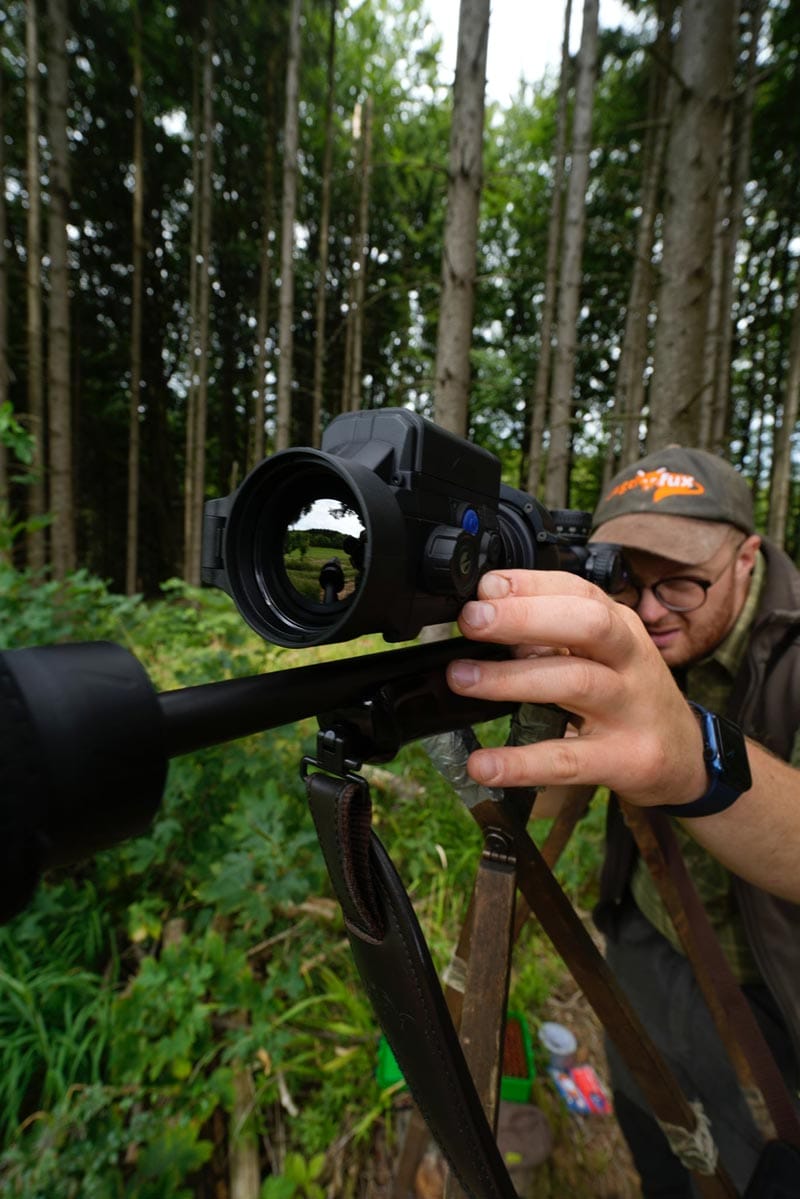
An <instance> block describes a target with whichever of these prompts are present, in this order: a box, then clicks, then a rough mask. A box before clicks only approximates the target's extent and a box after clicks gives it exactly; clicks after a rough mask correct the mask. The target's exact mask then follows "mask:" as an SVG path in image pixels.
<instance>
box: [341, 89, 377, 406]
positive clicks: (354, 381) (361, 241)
mask: <svg viewBox="0 0 800 1199" xmlns="http://www.w3.org/2000/svg"><path fill="white" fill-rule="evenodd" d="M361 121H362V127H361V180H360V187H359V202H358V233H357V237H356V243H357V244H356V258H355V261H354V262H353V288H352V303H351V307H350V312H349V313H348V319H349V320H350V321H351V323H352V339H351V342H350V356H349V363H350V381H349V386H348V388H347V396H348V408H349V411H350V412H358V411H359V409H360V408H361V403H362V398H361V397H362V386H363V378H362V373H363V370H362V363H363V361H364V300H365V296H366V277H367V251H368V249H369V181H370V171H371V169H372V162H371V159H372V97H371V96H368V97H367V99H366V100H365V102H364V107H363V109H362V115H361Z"/></svg>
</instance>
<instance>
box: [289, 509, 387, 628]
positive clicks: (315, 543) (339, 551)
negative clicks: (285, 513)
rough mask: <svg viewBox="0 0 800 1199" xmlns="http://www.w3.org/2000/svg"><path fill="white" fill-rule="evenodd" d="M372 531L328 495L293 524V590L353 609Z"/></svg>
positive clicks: (299, 514)
mask: <svg viewBox="0 0 800 1199" xmlns="http://www.w3.org/2000/svg"><path fill="white" fill-rule="evenodd" d="M366 541H367V532H366V529H365V528H364V523H363V521H362V520H361V517H360V515H359V514H358V512H356V511H355V509H354V508H352V507H351V506H350V505H349V504H347V503H346V502H345V501H344V500H339V499H334V498H333V497H330V496H323V497H322V498H320V499H316V500H314V501H313V502H311V503H308V504H306V505H305V506H304V507H303V508H301V509H300V511H299V512H297V513H296V515H295V516H294V517H293V518H292V520H290V521H289V523H288V526H287V529H286V534H285V536H284V540H283V566H284V570H285V571H286V577H287V579H288V580H289V583H290V585H291V587H292V588H293V589H294V591H296V592H297V594H298V595H300V596H302V597H303V598H304V599H305V600H308V601H310V602H311V603H314V604H323V605H325V606H326V607H329V606H331V605H334V604H335V605H343V604H347V603H348V602H349V601H350V599H351V597H352V596H353V594H354V593H355V591H356V588H357V587H358V584H359V582H360V578H361V571H362V569H363V566H364V551H365V549H366Z"/></svg>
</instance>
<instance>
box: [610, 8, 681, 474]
mask: <svg viewBox="0 0 800 1199" xmlns="http://www.w3.org/2000/svg"><path fill="white" fill-rule="evenodd" d="M661 8H662V11H661V13H660V18H659V29H658V33H657V35H656V40H655V44H654V54H653V58H652V66H651V71H652V73H651V76H650V89H649V96H648V126H647V133H646V135H645V144H644V151H643V156H642V157H643V167H642V197H641V215H640V217H639V223H638V226H637V229H636V249H635V251H634V260H633V274H632V276H631V288H630V293H629V295H628V307H627V310H626V313H625V332H624V335H623V340H622V353H621V354H620V359H619V367H618V369H617V379H616V389H615V396H614V408H615V411H616V413H617V414H618V419H619V422H620V426H621V427H620V444H619V452H620V464H621V465H626V464H627V463H629V462H635V461H636V459H637V458H638V457H639V450H640V445H639V440H640V439H639V425H640V422H641V417H642V409H643V407H644V389H645V368H646V366H647V354H648V341H649V338H648V315H649V312H650V305H651V303H652V300H653V284H654V279H653V235H654V231H655V223H656V217H657V216H658V210H659V209H658V198H659V188H660V185H661V177H662V173H663V170H664V156H665V153H666V147H667V134H668V131H669V123H670V114H671V107H672V101H673V100H674V96H675V88H674V85H673V84H672V83H671V82H669V81H668V80H667V71H668V67H669V58H670V50H671V38H670V29H671V25H672V20H673V16H674V11H675V4H674V0H668V2H667V3H666V4H663V5H662V6H661ZM609 457H611V456H609ZM616 465H617V464H616V463H615V462H613V461H609V467H610V471H609V474H613V473H614V470H615V468H616Z"/></svg>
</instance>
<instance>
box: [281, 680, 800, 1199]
mask: <svg viewBox="0 0 800 1199" xmlns="http://www.w3.org/2000/svg"><path fill="white" fill-rule="evenodd" d="M413 690H414V689H413V688H412V692H413ZM419 694H420V692H419V690H418V689H417V690H416V695H417V696H419ZM376 699H377V697H373V699H371V700H370V703H369V717H368V723H369V725H370V727H376V722H377V727H380V728H384V729H385V726H386V723H387V722H391V719H392V717H393V716H395V715H396V711H395V707H394V706H395V705H397V711H401V712H402V711H403V709H404V704H405V698H404V697H403V696H402V695H399V694H398V693H397V692H396V691H393V692H392V693H391V694H387V695H384V696H383V697H382V698H381V699H379V700H378V702H377V703H376ZM382 708H383V709H384V710H381V709H382ZM389 708H391V709H392V712H391V713H390V712H389V711H388V709H389ZM565 723H566V715H565V714H564V713H563V712H561V711H559V710H558V709H552V710H550V709H546V708H539V707H537V708H534V707H531V706H528V705H524V706H523V708H522V709H520V710H519V712H518V713H517V715H516V716H515V718H514V720H513V721H512V733H511V740H512V741H513V742H514V743H516V744H522V743H530V742H532V741H534V740H538V739H544V738H548V737H553V736H560V735H561V734H562V733H563V729H564V725H565ZM320 724H321V727H322V732H321V734H320V738H319V742H318V744H319V747H320V752H319V755H318V759H317V760H316V761H314V762H306V764H305V767H304V771H305V775H306V783H307V788H308V791H309V799H310V804H311V810H312V814H313V816H314V820H315V823H316V826H317V831H318V834H319V837H320V842H321V844H322V848H323V852H324V854H325V858H326V862H327V865H328V869H329V872H330V874H331V878H332V880H333V883H334V887H335V890H336V892H337V895H338V897H339V899H340V902H341V903H342V907H343V910H344V914H345V921H346V924H347V928H348V932H349V934H350V939H351V945H352V948H353V953H354V956H355V958H356V962H357V965H358V967H359V970H360V972H361V975H362V978H363V980H364V983H365V986H366V988H367V991H368V993H369V995H370V998H371V1000H372V1002H373V1006H374V1007H375V1010H376V1013H377V1015H378V1019H379V1021H380V1023H381V1025H382V1026H383V1029H384V1032H385V1033H386V1036H387V1039H388V1040H389V1043H390V1045H391V1046H392V1048H393V1050H394V1052H395V1056H396V1057H397V1059H398V1062H399V1064H400V1067H401V1069H402V1070H403V1073H404V1075H405V1077H406V1081H407V1082H408V1084H409V1088H410V1090H411V1093H412V1096H413V1097H414V1100H415V1102H416V1104H417V1107H418V1110H419V1112H421V1113H422V1117H423V1118H424V1123H423V1120H422V1119H421V1118H420V1117H419V1116H415V1117H414V1118H412V1122H411V1125H410V1129H409V1133H408V1135H407V1136H406V1140H405V1144H404V1147H403V1150H402V1152H401V1156H400V1162H399V1166H398V1170H397V1177H396V1183H395V1191H394V1195H395V1197H396V1199H407V1197H408V1196H409V1195H410V1194H413V1191H412V1182H413V1174H414V1171H415V1169H416V1165H417V1164H418V1161H419V1159H420V1157H421V1154H422V1151H423V1149H424V1145H425V1144H426V1143H427V1138H428V1136H429V1132H430V1133H433V1135H434V1138H435V1139H436V1140H437V1141H438V1142H439V1145H440V1147H441V1148H442V1150H443V1152H444V1154H445V1157H446V1158H447V1159H448V1162H449V1164H450V1167H451V1175H450V1178H449V1180H448V1190H447V1192H446V1194H447V1199H458V1197H460V1196H461V1195H467V1196H471V1197H472V1199H512V1197H513V1196H514V1194H515V1192H514V1190H513V1186H512V1184H511V1181H510V1178H509V1176H508V1174H507V1171H506V1170H505V1166H504V1164H503V1163H502V1160H501V1159H500V1157H499V1154H498V1153H497V1150H496V1145H495V1144H494V1135H495V1131H496V1117H497V1109H498V1095H499V1086H500V1077H501V1060H502V1044H503V1030H504V1021H505V1011H506V1000H507V993H508V981H509V973H510V964H511V952H512V947H513V944H514V941H515V939H516V937H517V935H518V933H519V931H520V929H521V927H522V925H523V923H524V921H525V920H526V919H527V918H528V916H529V915H530V914H531V913H533V914H534V915H535V916H536V918H537V919H538V920H539V922H540V924H541V925H542V927H543V928H544V930H545V932H546V933H547V935H548V936H549V937H550V939H551V941H552V942H553V945H554V946H555V948H556V950H557V951H558V952H559V954H560V955H561V957H562V958H563V960H564V961H565V963H566V964H567V966H568V967H569V969H570V971H571V973H572V974H573V976H574V978H575V980H576V981H577V983H578V985H579V986H580V987H581V989H582V991H583V992H584V994H585V996H586V998H587V1000H588V1001H589V1003H590V1004H591V1006H592V1007H593V1009H594V1011H595V1013H596V1015H597V1016H598V1018H599V1019H600V1021H601V1023H602V1024H603V1026H604V1027H605V1029H606V1031H607V1033H608V1034H609V1036H610V1037H611V1039H612V1040H613V1041H614V1043H615V1045H616V1046H617V1049H618V1050H619V1052H620V1054H621V1056H622V1057H623V1059H624V1060H625V1062H626V1064H627V1066H628V1069H629V1070H630V1072H631V1074H632V1076H633V1077H634V1078H635V1080H636V1082H637V1083H638V1085H639V1087H640V1088H641V1090H642V1092H643V1094H644V1095H645V1097H646V1098H647V1100H648V1103H649V1104H650V1106H651V1108H652V1110H653V1113H654V1114H655V1116H656V1118H657V1119H658V1121H659V1123H660V1124H661V1125H662V1127H663V1128H664V1130H665V1132H666V1133H667V1136H668V1139H670V1142H671V1143H672V1144H673V1145H674V1146H675V1147H676V1149H677V1151H678V1152H679V1154H680V1156H681V1158H682V1160H683V1161H684V1162H685V1164H686V1165H687V1166H688V1167H689V1168H690V1169H692V1170H693V1173H694V1177H695V1179H696V1183H697V1187H698V1189H699V1191H700V1193H701V1194H702V1195H703V1196H704V1197H705V1199H722V1197H729V1199H730V1197H733V1196H735V1195H736V1193H737V1192H736V1190H735V1189H734V1187H733V1184H732V1183H731V1180H730V1178H729V1177H728V1175H727V1174H726V1172H725V1170H724V1169H723V1167H722V1166H721V1165H720V1164H719V1163H718V1161H717V1158H716V1151H715V1147H714V1145H713V1141H712V1140H711V1138H710V1134H709V1132H708V1125H707V1121H706V1120H705V1117H704V1116H703V1114H702V1112H698V1111H697V1109H696V1107H695V1106H693V1105H691V1104H690V1103H689V1102H688V1100H687V1099H686V1098H685V1096H684V1095H683V1093H682V1092H681V1090H680V1088H679V1086H678V1084H677V1082H676V1081H675V1079H674V1077H673V1075H672V1074H671V1072H670V1070H669V1068H668V1066H667V1065H666V1063H665V1061H664V1059H663V1058H662V1056H661V1054H660V1052H659V1051H658V1050H657V1048H656V1047H655V1045H654V1044H653V1043H652V1041H651V1039H650V1038H649V1036H648V1034H647V1033H646V1031H645V1030H644V1028H643V1027H642V1025H641V1023H640V1021H639V1020H638V1017H637V1016H636V1014H635V1012H634V1010H633V1008H632V1007H631V1005H630V1003H629V1002H628V1000H627V998H626V996H625V995H624V993H623V992H622V991H621V989H620V987H619V985H618V984H617V982H616V980H615V978H614V976H613V974H612V973H611V971H610V969H609V967H608V966H607V964H606V962H605V960H604V958H603V957H602V955H601V954H600V952H599V951H598V949H597V947H596V946H595V944H594V942H593V941H592V939H591V937H590V936H589V934H588V932H587V931H586V929H585V928H584V926H583V924H582V922H581V921H580V919H579V917H578V916H577V914H576V912H575V911H574V909H573V908H572V905H571V904H570V902H569V900H568V899H567V898H566V896H565V894H564V892H563V891H562V889H561V887H560V886H559V884H558V883H557V881H556V879H555V877H554V875H553V873H552V869H551V867H552V866H553V865H554V863H555V861H556V860H557V858H558V856H559V854H560V853H561V851H562V849H563V847H564V845H565V844H566V843H567V841H568V839H569V836H570V834H571V831H572V829H573V827H574V825H575V823H576V822H577V820H578V819H579V817H580V815H581V814H582V810H583V805H581V804H574V805H573V806H572V807H571V808H570V809H569V810H568V811H565V812H564V813H562V815H561V816H560V817H559V819H558V820H557V821H556V822H555V824H554V826H553V828H552V829H551V832H550V834H549V837H548V840H547V842H546V844H545V845H544V847H543V849H542V850H541V851H540V850H539V849H538V848H537V847H536V845H535V843H534V842H533V840H532V839H531V838H530V836H529V834H528V832H527V828H526V826H527V823H528V820H529V817H530V814H531V810H532V805H533V802H534V798H535V793H534V792H533V791H514V792H511V791H505V792H502V793H498V794H491V793H489V792H487V791H485V790H484V789H481V788H477V787H476V785H475V784H471V783H470V782H469V780H468V779H467V776H466V771H465V769H464V763H465V762H466V757H467V755H468V753H469V751H470V749H471V748H472V746H471V744H470V737H471V731H469V732H464V731H456V732H454V733H450V734H444V735H439V736H437V737H435V738H434V739H433V740H432V741H431V742H430V743H429V744H430V748H431V750H432V756H433V757H434V760H435V759H436V754H437V753H443V754H444V756H445V757H447V758H448V761H449V764H450V770H449V777H450V778H451V781H453V782H454V784H455V785H456V789H457V790H458V791H459V792H460V793H461V794H462V798H463V799H464V801H465V803H466V805H467V807H468V809H469V811H470V814H471V815H472V817H473V818H474V819H475V820H476V822H477V823H478V825H479V826H480V828H481V830H482V833H483V850H482V853H481V856H480V860H479V863H478V869H477V874H476V879H475V885H474V890H473V895H472V900H471V903H470V907H469V912H468V916H467V918H466V921H465V924H464V927H463V930H462V934H461V937H460V940H459V945H458V949H457V951H456V957H457V958H458V959H460V960H462V961H464V962H466V983H465V985H464V989H463V993H462V992H461V991H460V990H459V989H457V988H455V987H453V986H452V985H449V986H448V987H447V988H446V990H445V998H446V1006H445V1001H444V999H443V998H442V993H441V991H440V990H439V988H438V984H437V982H436V980H435V977H434V979H433V980H431V977H430V975H431V972H432V964H431V963H430V959H429V955H427V947H426V946H425V945H424V938H422V934H421V933H420V932H419V928H418V926H416V924H415V920H414V916H413V912H412V911H411V908H410V904H408V903H407V897H406V896H405V892H404V890H403V888H402V884H401V883H399V879H398V878H397V876H396V874H393V868H392V866H391V862H390V860H389V859H388V856H387V855H386V854H385V851H384V850H383V847H382V846H381V845H380V843H379V842H378V841H377V838H375V836H374V834H373V833H371V832H370V831H369V812H370V802H369V795H368V787H367V784H366V783H365V781H364V780H363V779H360V778H359V777H358V776H357V775H355V774H354V773H353V770H354V768H357V767H358V765H359V764H360V761H361V760H365V759H366V758H367V757H369V736H368V735H365V719H364V711H363V709H360V710H359V711H358V712H353V711H350V712H341V711H340V712H338V713H336V714H335V715H334V716H331V717H328V718H324V719H323V718H320ZM384 760H385V755H384ZM318 767H322V771H324V772H326V773H323V772H321V771H319V770H318ZM331 775H333V777H331ZM626 819H627V820H628V822H629V824H630V826H631V828H632V830H633V833H634V836H635V837H636V840H637V843H638V845H639V848H640V851H641V853H642V856H643V857H644V859H645V861H646V862H647V865H648V866H649V868H650V870H651V872H652V873H653V876H654V879H655V881H656V884H657V886H658V888H659V891H660V893H661V895H662V897H663V899H664V902H665V904H666V906H667V908H668V910H669V911H670V913H671V915H672V917H673V919H674V922H675V925H676V929H677V930H678V933H679V935H680V937H681V939H682V941H683V945H684V948H685V950H686V953H687V956H688V957H689V958H690V960H691V961H692V964H693V966H694V968H695V973H696V975H697V978H698V982H699V984H700V985H701V987H702V989H703V991H704V994H705V996H706V999H707V1001H708V1004H709V1007H710V1010H711V1012H712V1014H713V1016H714V1018H715V1020H716V1022H717V1025H718V1028H719V1031H720V1034H721V1036H722V1038H723V1042H724V1044H725V1045H726V1047H727V1049H728V1052H729V1054H730V1057H731V1060H732V1062H733V1064H734V1067H735V1068H736V1070H737V1074H738V1077H739V1079H740V1082H741V1084H742V1087H743V1089H744V1090H745V1093H746V1094H747V1095H748V1096H755V1097H756V1100H755V1101H756V1105H757V1108H758V1115H759V1118H760V1124H761V1126H762V1127H765V1132H766V1136H767V1138H771V1137H778V1138H780V1139H781V1140H784V1141H787V1142H789V1143H790V1144H793V1145H795V1146H798V1147H800V1125H798V1121H797V1118H796V1116H795V1113H794V1109H793V1106H792V1103H791V1100H790V1099H789V1096H788V1093H787V1091H786V1089H785V1086H784V1084H783V1081H782V1078H781V1076H780V1073H779V1071H778V1069H777V1067H776V1065H775V1063H774V1061H773V1059H772V1057H771V1054H770V1052H769V1050H768V1049H767V1047H766V1044H765V1042H764V1041H763V1038H762V1034H761V1032H760V1029H759V1027H758V1025H757V1024H756V1021H755V1019H754V1017H753V1016H752V1013H751V1011H750V1008H749V1006H748V1005H747V1003H746V1001H745V999H744V997H743V996H742V994H741V991H740V990H739V987H738V985H737V983H736V982H735V980H734V979H733V976H732V975H731V973H730V970H729V967H728V966H727V962H726V961H725V959H724V956H723V955H722V951H721V950H720V949H719V945H718V942H717V941H716V938H715V937H714V934H713V932H712V930H711V928H710V925H709V924H708V920H707V917H706V916H705V912H704V910H703V908H702V905H701V904H700V902H699V900H698V899H697V896H696V894H695V893H694V891H693V886H692V884H691V881H690V880H689V878H688V875H687V873H686V871H685V868H684V867H683V865H682V861H681V859H680V854H679V851H678V850H677V846H676V843H675V840H674V837H673V835H672V833H671V829H670V826H669V823H668V821H667V819H666V818H665V817H663V815H662V814H660V813H645V812H640V811H627V812H626ZM517 891H519V892H520V894H521V897H522V899H521V902H520V903H519V905H517V902H516V893H517ZM387 912H389V916H388V919H387ZM420 940H421V941H422V945H420V944H419V942H420ZM437 991H438V997H437V995H436V992H437ZM455 1028H458V1029H459V1031H460V1045H461V1047H463V1048H460V1047H459V1045H458V1042H457V1041H455V1033H454V1029H455ZM454 1044H455V1048H454ZM465 1064H466V1067H467V1070H466V1073H465V1072H464V1069H463V1067H464V1065H465ZM678 1146H680V1148H677V1147H678Z"/></svg>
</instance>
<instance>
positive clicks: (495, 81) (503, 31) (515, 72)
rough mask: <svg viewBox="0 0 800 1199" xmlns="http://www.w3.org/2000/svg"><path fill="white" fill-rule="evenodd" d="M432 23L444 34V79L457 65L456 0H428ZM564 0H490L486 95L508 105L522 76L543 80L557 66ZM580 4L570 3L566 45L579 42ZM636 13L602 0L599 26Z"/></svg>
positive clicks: (573, 46)
mask: <svg viewBox="0 0 800 1199" xmlns="http://www.w3.org/2000/svg"><path fill="white" fill-rule="evenodd" d="M427 9H428V12H429V13H430V16H431V20H432V23H433V24H434V26H435V27H436V29H437V31H438V32H439V33H440V34H441V35H442V39H443V43H444V46H443V53H442V64H443V67H444V78H445V80H451V79H452V76H453V74H454V73H455V67H456V44H457V36H458V10H459V0H427ZM564 9H565V4H564V3H563V0H493V3H492V8H491V16H490V19H489V48H488V54H487V66H486V75H487V81H486V98H487V100H495V101H497V102H498V103H499V104H507V103H508V102H509V100H510V99H511V97H512V96H513V95H515V94H516V91H517V84H518V82H519V79H520V76H523V77H524V78H525V79H526V81H528V82H536V81H538V80H539V79H541V78H542V77H543V75H544V73H545V71H546V69H547V67H548V66H550V67H552V68H553V69H554V70H557V69H558V65H559V62H560V59H561V41H562V38H563V33H564ZM582 16H583V4H582V3H581V0H573V2H572V22H571V29H570V49H571V50H572V51H573V53H574V52H575V51H576V50H577V49H578V45H579V44H580V34H581V20H582ZM633 21H634V18H633V17H632V15H631V12H630V10H629V9H627V8H626V7H625V5H624V4H623V3H622V2H621V0H600V25H601V27H613V26H616V25H620V24H626V25H631V24H632V23H633Z"/></svg>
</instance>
